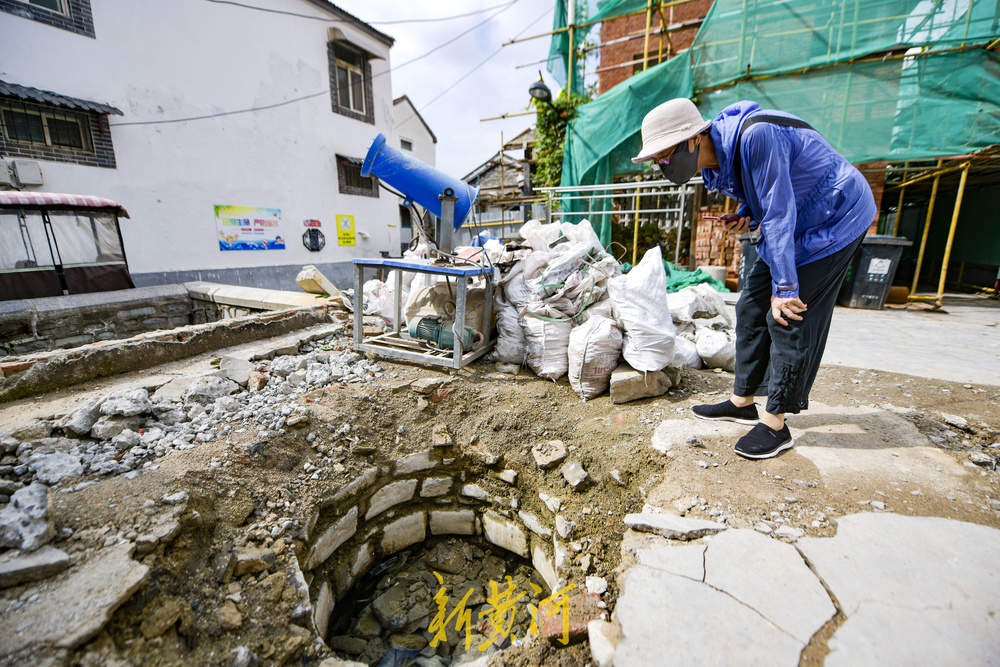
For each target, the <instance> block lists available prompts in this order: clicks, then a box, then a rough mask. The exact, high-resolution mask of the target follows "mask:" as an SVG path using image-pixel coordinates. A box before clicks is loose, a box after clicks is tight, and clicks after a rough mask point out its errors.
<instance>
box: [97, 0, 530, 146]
mask: <svg viewBox="0 0 1000 667" xmlns="http://www.w3.org/2000/svg"><path fill="white" fill-rule="evenodd" d="M520 1H521V0H512V1H511V2H508V3H507V4H504V5H497V6H496V7H499V9H498V10H497V11H496V12H495V13H493V14H491V15H489V16H487V17H486V18H485V19H483V20H482V21H480V22H479V23H477V24H475V25H474V26H472V27H471V28H469V29H467V30H464V31H462V32H461V33H459V34H458V35H455V36H454V37H452V38H451V39H449V40H447V41H445V42H442V43H441V44H438V45H437V46H435V47H434V48H432V49H431V50H430V51H426V52H424V53H422V54H420V55H419V56H416V57H415V58H411V59H410V60H407V61H406V62H403V63H400V64H399V65H395V66H394V67H391V68H389V69H386V70H383V71H381V72H379V73H377V74H373V75H372V77H371V78H372V80H374V79H376V78H378V77H380V76H383V75H386V74H389V73H390V72H395V71H397V70H399V69H402V68H403V67H406V66H407V65H410V64H412V63H415V62H417V61H418V60H422V59H423V58H426V57H427V56H429V55H431V54H432V53H434V52H436V51H439V50H440V49H442V48H444V47H446V46H448V45H449V44H452V43H453V42H455V41H457V40H459V39H461V38H462V37H464V36H465V35H467V34H469V33H470V32H472V31H473V30H475V29H476V28H479V27H480V26H482V25H485V24H486V23H488V22H489V21H491V20H492V19H494V18H495V17H497V16H499V15H500V14H502V13H503V12H504V11H506V10H507V9H509V8H511V7H512V6H514V5H515V4H517V3H518V2H520ZM208 2H216V3H219V4H229V5H235V6H238V7H246V8H250V9H260V10H261V11H269V12H276V13H280V14H285V13H289V12H285V11H283V10H270V9H267V8H261V7H255V6H252V5H246V4H243V3H240V2H236V1H235V0H208ZM487 11H488V10H487ZM547 11H549V10H547ZM291 14H294V15H296V16H300V17H301V18H318V17H314V16H309V15H307V14H301V15H300V14H296V13H295V12H291ZM537 20H538V19H536V21H537ZM331 22H335V21H331ZM522 32H523V31H522ZM496 53H497V52H494V53H493V54H491V55H490V58H492V57H493V56H495V55H496ZM487 60H488V59H487ZM485 63H486V61H483V63H481V64H480V65H478V66H477V67H476V68H475V69H478V68H479V67H482V65H483V64H485ZM473 71H475V70H473ZM471 73H472V72H469V73H467V74H466V75H464V76H463V77H462V78H463V79H464V78H465V77H467V76H469V74H471ZM329 93H330V89H329V88H325V89H323V90H320V91H317V92H315V93H308V94H306V95H301V96H298V97H293V98H290V99H286V100H281V101H280V102H274V103H271V104H264V105H258V106H252V107H247V108H244V109H232V110H229V111H217V112H213V113H208V114H199V115H195V116H184V117H181V118H162V119H156V120H133V121H122V122H118V123H109V125H110V126H111V127H124V126H129V125H167V124H170V123H185V122H188V121H194V120H206V119H210V118H221V117H223V116H235V115H238V114H244V113H253V112H256V111H266V110H269V109H275V108H278V107H282V106H287V105H289V104H296V103H298V102H302V101H304V100H308V99H312V98H314V97H320V96H322V95H328V94H329ZM442 94H443V93H442ZM438 97H440V95H439V96H438ZM435 99H436V98H435ZM425 106H426V105H425ZM407 120H409V119H407Z"/></svg>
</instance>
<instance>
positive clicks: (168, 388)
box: [150, 377, 195, 403]
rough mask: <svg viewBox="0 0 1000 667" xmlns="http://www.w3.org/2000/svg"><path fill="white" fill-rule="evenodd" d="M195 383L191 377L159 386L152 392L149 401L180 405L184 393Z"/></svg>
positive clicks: (177, 379)
mask: <svg viewBox="0 0 1000 667" xmlns="http://www.w3.org/2000/svg"><path fill="white" fill-rule="evenodd" d="M194 381H195V378H193V377H179V378H174V379H173V380H171V381H169V382H167V383H166V384H164V385H162V386H160V387H159V388H158V389H157V390H156V391H154V392H153V395H152V397H150V401H152V402H153V403H182V402H183V401H184V392H186V391H187V390H188V387H190V386H191V383H192V382H194Z"/></svg>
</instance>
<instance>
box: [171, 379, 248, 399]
mask: <svg viewBox="0 0 1000 667" xmlns="http://www.w3.org/2000/svg"><path fill="white" fill-rule="evenodd" d="M239 390H240V387H239V385H238V384H236V383H235V382H233V381H232V380H229V379H227V378H223V377H218V376H216V375H203V376H202V377H200V378H195V380H194V382H192V383H191V384H190V385H188V388H187V390H186V391H185V392H184V401H185V402H187V401H194V402H196V403H212V402H214V401H215V399H217V398H219V397H220V396H229V395H230V394H235V393H236V392H238V391H239Z"/></svg>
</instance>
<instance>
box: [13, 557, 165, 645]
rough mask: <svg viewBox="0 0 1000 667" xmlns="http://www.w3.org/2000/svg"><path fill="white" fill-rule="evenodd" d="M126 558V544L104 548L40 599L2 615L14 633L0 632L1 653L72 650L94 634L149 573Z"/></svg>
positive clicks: (129, 558)
mask: <svg viewBox="0 0 1000 667" xmlns="http://www.w3.org/2000/svg"><path fill="white" fill-rule="evenodd" d="M131 554H132V545H131V544H130V543H127V542H124V543H121V544H116V545H115V546H112V547H108V548H106V549H103V550H102V551H100V552H99V553H98V554H97V555H95V556H94V557H93V558H91V559H90V560H88V561H87V562H85V563H83V564H81V565H78V566H76V567H74V568H72V569H71V570H69V571H68V572H67V573H65V574H63V575H60V579H59V581H58V582H56V583H54V584H52V585H50V587H49V588H48V590H47V591H46V594H45V595H43V596H39V598H38V599H37V600H36V601H34V602H28V603H27V604H25V605H24V606H23V607H21V608H19V609H17V610H15V611H13V612H10V613H9V614H7V615H6V617H5V618H4V624H5V626H6V627H8V628H15V629H16V631H15V632H3V633H0V653H2V654H4V655H11V654H16V653H18V652H21V651H24V650H26V649H30V648H33V647H42V646H54V647H57V648H63V649H72V648H75V647H77V646H79V645H80V644H82V643H83V642H85V641H87V640H88V639H90V638H91V637H93V636H94V635H95V634H97V633H98V632H99V631H100V629H101V628H102V627H104V624H105V623H107V622H108V620H109V619H110V618H111V614H112V613H114V611H115V609H117V608H118V607H119V606H121V605H122V604H123V603H124V602H125V601H126V600H128V599H129V598H130V597H131V596H132V594H133V593H134V592H135V591H136V590H138V588H139V587H140V586H142V585H143V583H145V581H146V579H147V577H148V576H149V568H148V567H146V566H145V565H143V564H141V563H138V562H136V561H134V560H132V557H131Z"/></svg>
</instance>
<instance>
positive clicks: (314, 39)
mask: <svg viewBox="0 0 1000 667" xmlns="http://www.w3.org/2000/svg"><path fill="white" fill-rule="evenodd" d="M254 4H257V5H261V6H269V7H274V8H279V9H285V10H292V11H297V12H300V13H307V14H313V15H319V16H323V15H325V14H324V12H323V11H322V10H321V9H319V8H317V7H316V6H315V5H312V4H310V3H308V2H305V1H304V0H255V1H254ZM92 7H93V18H94V29H95V33H96V39H90V38H88V37H84V36H81V35H76V34H74V33H71V32H68V31H65V30H61V29H58V28H54V27H50V26H47V25H44V24H42V23H38V22H36V21H31V20H28V19H22V18H19V17H17V16H14V15H11V14H8V13H0V36H2V38H0V79H3V80H4V81H9V82H12V83H18V84H21V85H26V86H33V87H35V88H41V89H43V90H50V91H54V92H57V93H60V94H64V95H70V96H73V97H80V98H83V99H88V100H93V101H97V102H105V103H109V104H112V105H114V106H116V107H118V108H119V109H121V110H122V111H123V112H124V113H125V115H124V116H110V117H109V120H110V122H111V123H112V130H111V134H112V139H113V142H114V147H115V156H116V158H117V163H118V167H117V169H104V168H98V167H83V166H79V165H74V164H69V163H60V162H41V166H42V171H43V173H44V178H45V186H44V187H43V188H41V189H43V190H47V191H53V192H72V193H82V194H93V195H100V196H104V197H110V198H112V199H115V200H118V201H120V202H121V203H122V204H124V206H125V207H126V208H127V209H128V210H129V213H130V214H131V220H126V221H123V223H122V234H123V236H124V239H125V248H126V253H127V255H128V259H129V264H130V268H131V270H132V272H133V274H135V273H144V272H153V271H179V270H193V269H218V268H223V269H224V268H232V267H262V266H274V265H288V264H321V263H327V262H338V261H345V260H349V259H350V258H352V257H361V256H377V255H378V251H380V250H391V251H395V252H398V248H399V228H398V227H399V222H398V220H399V215H398V212H397V203H398V202H397V198H396V197H394V196H391V195H390V194H389V193H387V192H385V191H384V190H383V191H381V192H380V196H379V198H378V199H374V198H370V197H361V196H355V195H345V194H340V193H339V191H338V186H337V165H336V159H335V155H336V154H337V153H340V154H345V155H349V156H353V157H358V158H361V157H364V155H365V153H366V152H367V149H368V146H369V144H370V143H371V141H372V139H373V138H374V137H375V135H376V133H377V132H379V131H381V132H383V133H385V134H386V136H387V137H389V140H390V141H392V142H393V145H397V146H398V145H399V142H398V138H397V135H396V132H395V131H394V130H393V110H392V89H391V81H390V75H388V74H383V73H384V72H385V71H386V70H387V69H388V68H389V50H388V48H387V47H386V46H385V45H384V44H383V43H381V42H379V41H377V40H376V39H374V38H373V37H370V36H368V35H366V34H365V33H364V32H362V31H361V30H359V29H357V28H355V27H353V26H352V25H350V24H348V23H345V22H338V23H333V22H332V20H333V18H334V17H333V16H332V15H330V19H331V23H325V22H322V21H314V20H308V19H302V18H296V17H292V16H283V15H277V14H272V13H265V12H259V11H252V10H249V9H244V8H241V7H236V6H232V5H225V4H215V3H210V2H205V1H204V0H170V1H169V2H159V1H158V2H136V1H135V0H92ZM331 25H336V27H338V28H339V29H340V30H342V31H343V32H344V33H345V35H346V36H347V38H348V40H349V41H352V42H354V43H355V44H357V45H359V46H361V47H362V48H364V49H366V50H368V51H370V52H372V53H375V54H378V55H380V56H382V58H383V59H381V60H373V61H372V62H371V64H372V73H373V77H374V78H373V88H374V100H375V109H374V114H375V125H374V126H373V125H371V124H368V123H364V122H361V121H357V120H353V119H350V118H347V117H345V116H342V115H339V114H336V113H333V112H332V111H331V102H330V93H329V88H330V85H329V71H328V65H327V41H328V28H329V27H330V26H331ZM314 92H321V93H322V94H320V95H319V96H317V97H315V98H312V99H309V100H306V101H303V102H299V103H295V104H291V105H287V106H282V107H279V108H276V109H270V110H266V111H258V112H253V113H246V114H240V115H233V116H228V117H222V118H213V119H209V120H198V121H190V122H181V123H172V124H160V125H138V126H121V127H114V126H113V125H114V123H118V122H129V121H143V120H161V119H169V118H177V117H185V116H195V115H204V114H211V113H215V112H220V111H226V110H233V109H244V108H248V107H253V106H259V105H266V104H273V103H275V102H280V101H282V100H285V99H289V98H293V97H299V96H303V95H307V94H309V93H314ZM215 204H223V205H244V206H260V207H269V208H280V209H281V213H282V232H283V235H284V237H285V240H286V249H285V250H262V251H227V252H223V251H220V250H219V246H218V242H217V235H216V223H215V218H214V211H213V206H214V205H215ZM336 214H351V215H354V216H355V222H356V228H357V230H358V232H359V234H358V238H357V246H356V247H353V248H352V247H338V246H337V239H336V224H335V215H336ZM307 218H318V219H320V220H321V221H322V224H323V227H322V229H323V232H324V234H325V235H326V238H327V245H326V247H325V248H324V249H323V250H322V251H320V252H309V251H307V250H306V249H305V248H304V247H303V246H302V243H301V235H302V232H303V231H304V230H305V228H304V226H303V224H302V223H303V220H304V219H307ZM360 232H364V233H366V234H368V235H369V238H368V239H367V240H365V239H363V238H362V236H361V234H360ZM395 252H394V254H395ZM288 287H290V288H294V285H289V286H288Z"/></svg>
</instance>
